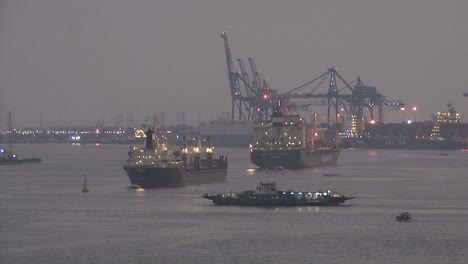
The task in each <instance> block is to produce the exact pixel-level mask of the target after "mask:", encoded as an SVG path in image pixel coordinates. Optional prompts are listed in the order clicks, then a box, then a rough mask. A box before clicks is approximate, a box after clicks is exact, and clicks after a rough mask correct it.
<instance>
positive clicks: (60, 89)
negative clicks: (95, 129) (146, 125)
mask: <svg viewBox="0 0 468 264" xmlns="http://www.w3.org/2000/svg"><path fill="white" fill-rule="evenodd" d="M247 6H248V8H245V7H247ZM467 9H468V3H467V2H466V1H460V0H452V1H449V2H447V3H441V2H439V1H433V0H431V1H422V0H414V1H411V2H409V3H408V2H407V1H402V0H398V1H392V3H375V2H374V1H370V0H356V1H333V2H330V1H314V2H309V1H292V2H288V3H283V2H282V1H261V0H259V1H254V2H251V1H243V0H241V1H240V2H239V1H237V2H232V1H231V2H230V1H221V2H219V1H209V0H202V1H197V3H192V2H179V1H176V2H173V1H133V2H131V3H129V2H127V1H122V0H116V1H109V0H100V1H78V2H72V1H66V2H64V1H57V0H43V1H28V0H25V1H2V2H1V3H0V128H1V127H6V124H7V122H6V120H7V119H6V117H7V112H8V111H10V110H11V111H13V113H14V123H15V126H19V127H21V126H34V127H39V126H44V127H48V126H60V125H73V124H75V125H81V126H84V125H96V123H98V122H99V121H100V120H102V117H103V116H104V117H105V120H106V121H105V122H106V123H107V124H114V123H115V121H113V119H114V115H115V113H123V114H124V115H126V116H127V115H132V116H133V118H134V120H135V121H136V120H144V118H146V117H147V116H148V115H152V114H158V115H159V114H160V113H161V112H165V113H166V114H165V123H166V124H168V125H170V124H177V123H182V120H181V117H180V114H181V113H186V114H185V115H186V117H185V120H186V123H187V124H190V125H195V124H198V123H199V122H208V121H210V120H213V119H216V118H219V117H222V116H223V113H226V112H230V111H231V107H230V105H231V95H230V91H229V83H228V76H227V72H226V62H225V57H224V51H223V43H222V40H221V39H220V38H219V35H220V33H221V32H223V31H225V30H227V31H228V32H229V34H230V42H231V47H232V51H233V55H234V56H235V58H237V57H242V58H244V57H245V58H246V57H252V58H255V60H256V62H257V65H258V68H259V70H260V72H261V73H262V78H264V79H266V80H267V81H268V83H269V85H270V87H272V88H273V89H277V90H278V91H280V92H286V91H288V90H290V89H292V88H295V87H297V86H299V85H301V84H303V83H305V82H307V81H310V80H311V79H313V78H315V77H317V76H318V75H320V74H322V73H323V72H325V71H326V70H327V68H329V67H333V66H336V67H338V69H339V71H340V72H341V73H342V74H343V76H344V77H345V78H346V79H347V80H353V79H354V78H356V76H360V77H361V78H362V80H363V81H364V83H365V84H366V85H370V86H375V87H377V90H378V91H379V92H381V93H382V94H384V95H385V96H386V97H387V98H390V99H401V100H402V101H404V102H405V103H406V104H407V105H408V109H407V110H406V112H402V111H398V110H390V109H386V111H385V116H386V118H385V122H400V121H402V120H404V119H405V118H406V119H410V118H412V117H413V116H414V119H417V121H424V120H430V118H431V115H432V114H435V113H436V112H437V111H445V110H446V106H445V105H446V104H447V103H448V102H449V101H451V102H452V104H453V105H454V107H455V109H456V110H457V111H458V112H460V113H461V115H462V116H468V101H467V100H468V97H464V96H463V95H462V94H463V93H466V92H467V91H468V75H467V74H466V73H467V72H468V50H467V48H466V47H468V34H467V32H466V30H465V28H464V27H465V25H466V24H468V18H467V17H466V16H465V14H464V13H465V10H467ZM415 106H416V107H417V109H418V110H417V111H415V112H411V109H412V108H413V107H415ZM465 120H466V118H465V119H463V120H462V122H466V121H465Z"/></svg>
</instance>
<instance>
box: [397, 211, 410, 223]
mask: <svg viewBox="0 0 468 264" xmlns="http://www.w3.org/2000/svg"><path fill="white" fill-rule="evenodd" d="M412 219H413V218H412V217H411V214H410V213H408V212H404V213H401V214H399V215H397V216H396V217H395V220H396V221H400V222H407V221H410V220H412Z"/></svg>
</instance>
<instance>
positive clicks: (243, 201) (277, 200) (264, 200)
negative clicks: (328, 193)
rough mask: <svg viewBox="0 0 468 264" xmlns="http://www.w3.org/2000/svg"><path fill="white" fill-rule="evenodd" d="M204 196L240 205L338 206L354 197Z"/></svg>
mask: <svg viewBox="0 0 468 264" xmlns="http://www.w3.org/2000/svg"><path fill="white" fill-rule="evenodd" d="M203 198H206V199H209V200H212V201H213V203H214V204H216V205H238V206H336V205H339V204H342V203H344V202H345V201H346V200H349V199H352V198H347V197H329V198H327V199H321V200H310V199H296V198H294V197H293V196H288V195H256V196H255V197H254V198H253V197H252V196H246V197H236V198H230V197H229V196H227V195H224V196H223V195H213V196H209V195H205V196H203Z"/></svg>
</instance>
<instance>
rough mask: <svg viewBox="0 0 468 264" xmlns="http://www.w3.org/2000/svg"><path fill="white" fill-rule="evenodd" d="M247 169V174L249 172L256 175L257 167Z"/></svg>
mask: <svg viewBox="0 0 468 264" xmlns="http://www.w3.org/2000/svg"><path fill="white" fill-rule="evenodd" d="M245 171H246V172H247V174H249V175H254V174H255V169H252V168H250V169H246V170H245Z"/></svg>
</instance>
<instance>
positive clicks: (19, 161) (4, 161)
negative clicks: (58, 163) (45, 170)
mask: <svg viewBox="0 0 468 264" xmlns="http://www.w3.org/2000/svg"><path fill="white" fill-rule="evenodd" d="M41 161H42V160H41V159H39V158H30V159H0V165H19V164H29V163H40V162H41Z"/></svg>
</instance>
